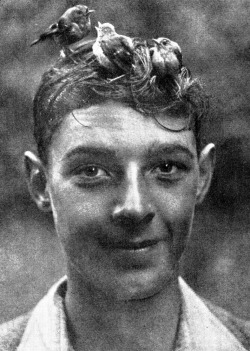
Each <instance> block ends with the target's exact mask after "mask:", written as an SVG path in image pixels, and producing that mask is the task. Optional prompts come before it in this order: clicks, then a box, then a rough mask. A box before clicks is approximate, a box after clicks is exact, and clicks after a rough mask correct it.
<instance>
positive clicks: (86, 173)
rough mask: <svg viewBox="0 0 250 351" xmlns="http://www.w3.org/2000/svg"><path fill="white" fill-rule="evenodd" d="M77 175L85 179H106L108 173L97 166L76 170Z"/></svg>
mask: <svg viewBox="0 0 250 351" xmlns="http://www.w3.org/2000/svg"><path fill="white" fill-rule="evenodd" d="M74 173H75V174H76V175H80V176H81V177H85V178H97V177H105V176H107V175H108V173H107V172H106V171H105V170H104V169H102V168H100V167H98V166H95V165H88V166H81V167H78V168H76V169H75V170H74Z"/></svg>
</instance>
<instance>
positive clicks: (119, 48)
mask: <svg viewBox="0 0 250 351" xmlns="http://www.w3.org/2000/svg"><path fill="white" fill-rule="evenodd" d="M96 30H97V38H96V41H95V43H94V45H93V53H94V55H95V56H96V58H97V60H98V62H99V63H100V65H101V66H103V67H104V68H106V69H107V70H109V71H111V72H113V73H114V72H117V71H122V72H125V73H126V72H128V71H130V69H131V65H132V61H133V53H134V51H133V50H134V45H133V40H132V39H131V38H130V37H127V36H125V35H119V34H117V33H116V31H115V27H114V26H113V25H112V24H110V23H103V24H101V23H100V22H98V27H96Z"/></svg>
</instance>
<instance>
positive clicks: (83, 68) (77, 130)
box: [25, 54, 214, 300]
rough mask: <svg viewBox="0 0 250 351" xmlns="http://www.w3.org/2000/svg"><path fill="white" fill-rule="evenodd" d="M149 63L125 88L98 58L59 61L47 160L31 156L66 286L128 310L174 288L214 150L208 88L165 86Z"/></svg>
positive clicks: (126, 79)
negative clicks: (127, 304)
mask: <svg viewBox="0 0 250 351" xmlns="http://www.w3.org/2000/svg"><path fill="white" fill-rule="evenodd" d="M146 57H147V58H148V60H150V56H146ZM142 58H144V59H145V57H144V56H140V61H139V65H138V66H136V67H137V69H138V70H139V71H138V72H137V70H135V67H132V68H131V74H125V75H123V76H121V77H120V76H114V75H113V74H110V73H109V72H107V71H106V70H104V69H103V68H102V67H100V65H98V63H97V62H96V60H95V58H94V57H93V55H92V54H90V55H89V56H88V59H86V57H85V56H84V57H81V55H80V56H79V57H74V58H73V59H67V60H62V61H59V62H58V64H57V65H56V66H55V67H54V68H53V69H51V70H50V71H49V72H47V73H46V74H45V75H44V77H43V80H42V83H41V85H40V88H39V90H38V92H37V94H36V97H35V102H34V118H35V138H36V141H37V146H38V154H39V157H37V156H36V155H35V154H33V153H31V152H26V154H25V155H26V158H25V162H26V170H27V178H28V183H29V188H30V192H31V194H32V196H33V198H34V200H35V201H36V203H37V205H38V207H39V208H40V209H42V210H46V211H52V213H53V217H54V222H55V227H56V231H57V234H58V237H59V239H60V241H61V244H62V247H63V250H64V252H65V255H66V260H67V269H68V272H67V273H68V278H69V281H70V280H71V281H72V280H74V281H75V283H76V284H80V282H82V283H83V287H82V288H86V287H87V288H89V289H90V290H91V289H94V290H95V289H97V290H98V291H99V292H101V293H104V294H105V295H106V296H109V297H110V298H115V299H119V300H124V299H125V300H130V299H141V298H146V297H150V296H152V295H154V294H156V293H158V292H160V291H161V290H162V289H165V288H166V287H168V286H169V285H171V284H172V283H175V282H176V278H177V275H178V264H179V260H180V257H181V255H182V253H183V250H184V248H185V246H186V241H187V238H188V235H189V233H190V230H191V227H192V220H193V215H194V209H195V206H196V204H197V203H199V202H201V201H202V200H203V198H204V196H205V194H206V192H207V190H208V188H209V185H210V181H211V175H212V171H213V164H214V145H213V144H208V145H206V146H205V147H204V148H203V146H202V139H201V135H200V128H201V123H202V119H203V118H205V116H206V112H207V110H206V108H207V103H206V98H205V97H204V96H205V95H204V93H203V91H202V89H201V86H200V85H199V83H198V82H197V81H195V80H192V79H191V78H190V75H189V74H188V71H187V70H186V69H184V70H182V73H181V74H180V77H179V80H178V81H176V80H175V79H173V78H172V77H169V79H167V80H164V81H162V80H161V79H158V77H157V75H153V76H151V70H150V62H148V61H147V60H142ZM148 68H149V70H148ZM197 151H198V152H197Z"/></svg>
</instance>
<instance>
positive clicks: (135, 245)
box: [102, 239, 159, 251]
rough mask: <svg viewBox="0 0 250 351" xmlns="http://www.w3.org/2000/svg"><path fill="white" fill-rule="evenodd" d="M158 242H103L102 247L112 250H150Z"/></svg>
mask: <svg viewBox="0 0 250 351" xmlns="http://www.w3.org/2000/svg"><path fill="white" fill-rule="evenodd" d="M158 242H159V240H158V239H154V240H153V239H151V240H143V241H139V242H138V241H119V242H105V243H102V246H104V247H106V248H109V249H112V250H130V251H131V250H132V251H137V250H142V249H146V248H150V247H152V246H154V245H156V244H157V243H158Z"/></svg>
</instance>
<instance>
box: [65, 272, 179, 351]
mask: <svg viewBox="0 0 250 351" xmlns="http://www.w3.org/2000/svg"><path fill="white" fill-rule="evenodd" d="M75 278H76V277H72V276H70V275H68V287H67V294H66V299H65V305H66V314H67V320H68V325H67V326H68V331H69V338H70V340H71V343H72V346H73V347H74V350H75V351H78V350H87V351H106V350H108V351H118V350H119V351H125V350H126V351H128V350H129V351H142V350H143V351H147V350H148V351H149V350H150V351H152V350H154V351H163V350H164V351H168V350H169V351H170V350H172V349H173V346H174V342H175V337H176V331H177V325H178V321H179V311H180V294H179V288H178V281H177V279H175V280H174V281H173V282H172V283H171V284H169V285H168V286H167V287H166V288H165V289H163V290H162V291H160V292H159V293H158V294H156V295H154V296H151V297H149V298H146V299H142V300H127V301H117V300H111V299H110V298H108V297H107V296H105V295H104V294H102V293H100V292H98V293H96V292H93V291H92V290H91V289H88V288H87V287H86V286H85V285H84V284H83V283H82V282H81V280H80V279H75ZM78 278H79V277H78Z"/></svg>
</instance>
